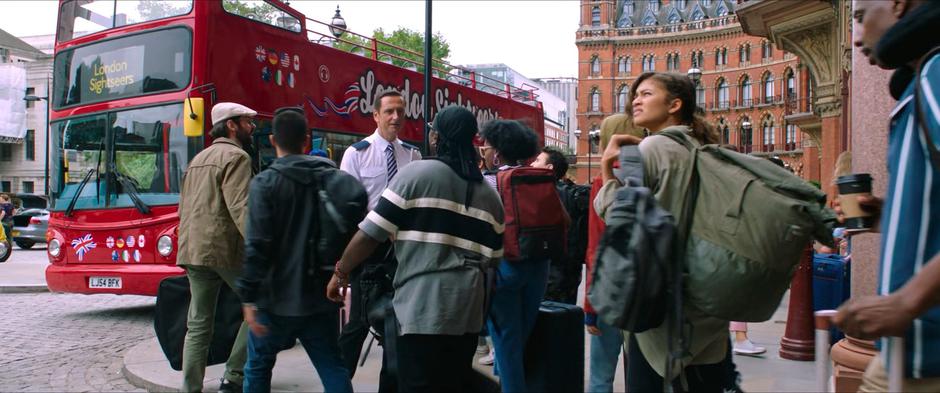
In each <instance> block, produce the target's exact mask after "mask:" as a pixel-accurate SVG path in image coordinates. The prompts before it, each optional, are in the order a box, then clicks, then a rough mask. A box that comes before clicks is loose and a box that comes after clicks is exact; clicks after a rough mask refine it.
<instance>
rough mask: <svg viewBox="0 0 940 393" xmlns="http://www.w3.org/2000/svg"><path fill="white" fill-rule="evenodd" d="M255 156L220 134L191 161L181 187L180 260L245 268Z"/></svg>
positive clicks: (178, 255)
mask: <svg viewBox="0 0 940 393" xmlns="http://www.w3.org/2000/svg"><path fill="white" fill-rule="evenodd" d="M251 175H252V173H251V157H249V156H248V153H246V152H245V151H244V150H242V147H241V145H239V144H238V142H237V141H234V140H231V139H228V138H217V139H216V140H215V141H213V142H212V145H211V146H209V147H208V148H206V149H205V150H203V151H202V152H200V153H199V154H197V155H196V157H195V158H193V161H192V162H190V163H189V168H187V169H186V174H185V175H184V178H183V186H182V188H181V189H180V205H179V216H180V226H179V252H178V253H177V256H176V264H177V265H195V266H209V267H215V268H222V269H232V270H241V268H242V259H243V255H244V244H245V241H244V237H245V217H246V214H247V207H248V182H249V181H250V180H251Z"/></svg>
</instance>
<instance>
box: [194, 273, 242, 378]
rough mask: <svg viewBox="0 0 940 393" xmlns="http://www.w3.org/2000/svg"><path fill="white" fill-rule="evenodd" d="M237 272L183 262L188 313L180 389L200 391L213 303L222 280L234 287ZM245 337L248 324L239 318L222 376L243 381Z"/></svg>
mask: <svg viewBox="0 0 940 393" xmlns="http://www.w3.org/2000/svg"><path fill="white" fill-rule="evenodd" d="M238 274H239V272H237V271H234V270H225V269H216V268H211V267H206V266H186V276H187V277H189V291H190V292H191V293H192V298H191V300H190V302H189V314H188V316H187V318H186V328H187V331H186V338H185V339H184V340H183V391H184V392H200V391H202V381H203V379H205V377H206V362H207V359H208V357H209V345H210V344H211V343H212V332H213V330H214V328H215V326H213V325H214V322H215V306H216V303H217V302H218V298H219V289H220V288H221V287H222V285H223V284H225V285H228V286H229V287H230V288H235V279H236V278H237V277H238ZM247 339H248V324H246V323H244V322H242V324H241V326H240V327H239V328H238V336H236V337H235V344H234V345H232V353H231V354H230V355H229V357H228V361H227V362H225V374H224V375H223V377H224V378H225V379H227V380H229V381H231V382H234V383H236V384H241V383H242V378H243V368H244V367H245V353H246V352H245V348H246V344H247V341H248V340H247Z"/></svg>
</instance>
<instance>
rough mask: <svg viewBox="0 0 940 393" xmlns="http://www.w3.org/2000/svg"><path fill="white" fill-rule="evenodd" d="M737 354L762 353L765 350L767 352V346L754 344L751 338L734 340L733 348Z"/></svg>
mask: <svg viewBox="0 0 940 393" xmlns="http://www.w3.org/2000/svg"><path fill="white" fill-rule="evenodd" d="M732 350H733V351H734V353H735V354H736V355H749V356H753V355H760V354H762V353H764V352H767V348H764V347H760V346H757V345H754V343H752V342H751V340H744V341H737V340H735V341H734V347H733V349H732Z"/></svg>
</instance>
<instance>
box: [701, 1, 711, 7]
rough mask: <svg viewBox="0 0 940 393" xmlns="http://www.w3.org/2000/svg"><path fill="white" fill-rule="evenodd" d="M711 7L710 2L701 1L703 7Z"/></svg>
mask: <svg viewBox="0 0 940 393" xmlns="http://www.w3.org/2000/svg"><path fill="white" fill-rule="evenodd" d="M711 5H712V0H702V6H703V7H711Z"/></svg>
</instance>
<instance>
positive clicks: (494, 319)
mask: <svg viewBox="0 0 940 393" xmlns="http://www.w3.org/2000/svg"><path fill="white" fill-rule="evenodd" d="M547 281H548V261H547V260H546V261H518V262H508V261H505V260H504V261H501V262H500V263H499V268H498V269H497V270H496V290H495V291H494V293H493V300H492V304H491V305H490V312H489V319H488V320H487V329H488V330H489V333H490V336H492V337H493V347H494V350H495V353H496V366H495V369H496V371H497V372H498V373H499V382H500V385H502V389H503V392H525V391H528V389H527V388H526V382H525V371H524V369H523V363H522V362H523V353H524V352H525V345H526V342H527V341H528V339H529V335H530V334H531V333H532V328H534V327H535V320H536V318H537V317H538V314H539V305H540V304H541V303H542V296H543V295H545V284H546V282H547Z"/></svg>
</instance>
